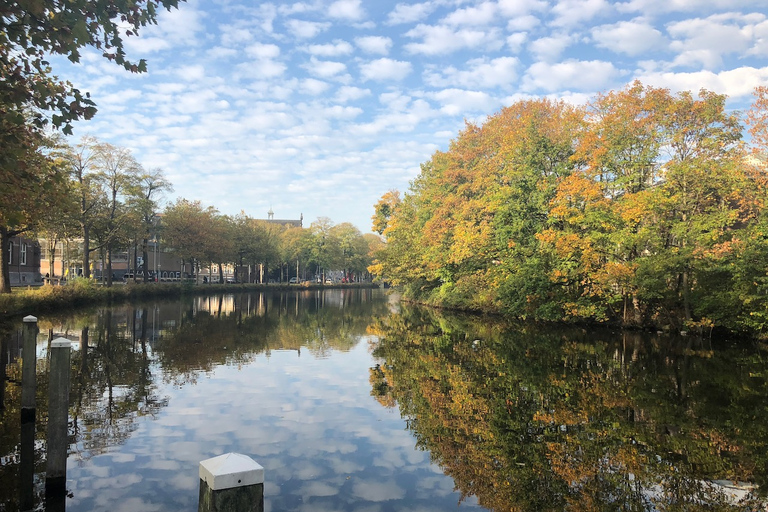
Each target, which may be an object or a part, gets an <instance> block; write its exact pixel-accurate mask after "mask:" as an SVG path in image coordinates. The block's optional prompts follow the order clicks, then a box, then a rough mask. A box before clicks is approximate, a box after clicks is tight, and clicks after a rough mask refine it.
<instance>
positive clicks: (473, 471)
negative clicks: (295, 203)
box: [0, 290, 768, 512]
mask: <svg viewBox="0 0 768 512" xmlns="http://www.w3.org/2000/svg"><path fill="white" fill-rule="evenodd" d="M31 313H33V312H31ZM38 325H39V328H40V332H39V334H38V336H37V353H36V356H37V360H38V363H37V392H36V395H37V409H36V430H35V432H36V433H35V443H34V449H33V451H32V458H33V461H32V466H33V467H34V472H33V473H34V476H33V478H31V479H29V481H26V479H25V478H22V477H21V476H20V475H21V474H22V473H23V472H22V471H21V470H20V468H21V466H22V460H21V452H22V451H21V449H20V443H21V441H20V440H21V428H20V417H21V413H20V408H21V373H22V372H21V366H22V365H21V360H22V358H21V356H22V355H23V354H22V353H21V337H22V336H21V330H22V324H21V321H20V320H19V322H18V323H17V324H10V325H6V326H3V330H2V331H0V334H1V335H2V365H0V370H2V373H3V374H4V375H5V377H6V384H5V386H4V390H3V392H2V395H0V396H2V404H3V406H4V408H3V410H2V411H1V412H0V414H2V415H1V416H0V511H3V512H4V511H15V510H19V506H20V505H19V503H20V499H21V498H20V496H22V495H26V496H30V495H31V496H32V499H33V502H34V505H35V507H36V508H37V509H39V510H43V509H45V508H46V501H45V497H44V495H45V471H46V435H45V434H46V433H45V429H46V422H47V405H48V404H47V400H48V399H47V397H48V354H49V351H50V349H49V346H50V341H51V340H52V339H57V338H60V337H65V338H67V339H69V340H71V341H72V344H73V350H72V357H71V370H70V376H71V392H70V404H69V424H68V433H69V439H68V441H69V445H68V460H67V476H66V487H67V497H66V499H65V501H64V507H65V508H66V510H68V511H70V512H71V511H95V510H109V511H110V512H120V511H155V510H157V511H192V510H197V499H198V486H199V480H198V463H199V462H200V461H202V460H204V459H208V458H211V457H214V456H217V455H220V454H223V453H228V452H238V453H243V454H246V455H248V456H250V457H252V458H253V459H254V460H256V461H257V462H258V463H259V464H261V465H262V466H264V468H265V486H264V496H265V502H264V505H265V510H267V511H273V512H277V511H331V510H334V511H366V512H369V511H370V512H386V511H405V510H407V511H443V510H454V509H456V508H457V507H458V509H459V510H470V511H471V510H493V511H502V510H504V511H506V510H523V511H545V510H595V511H602V510H606V511H607V510H755V509H758V508H759V509H762V508H764V501H763V500H762V497H761V496H762V495H763V494H764V491H765V490H766V489H768V482H767V481H766V479H768V467H767V465H768V446H766V442H767V441H768V407H767V406H766V404H768V385H767V381H766V377H767V376H768V373H767V371H768V370H767V369H766V368H768V350H767V348H766V346H765V345H764V344H762V343H758V342H749V341H740V342H735V341H729V340H722V339H717V340H715V339H701V338H697V337H680V338H674V337H669V336H665V335H660V334H659V335H647V334H639V333H622V332H613V331H610V330H583V329H571V328H557V329H554V328H542V327H533V326H527V325H526V326H524V325H511V324H506V323H503V322H500V321H497V320H494V319H489V318H481V317H473V316H466V315H456V314H449V313H446V312H439V311H435V310H428V309H423V308H418V307H413V306H408V305H405V304H400V303H399V302H398V301H397V299H396V297H394V296H389V295H386V294H385V293H384V292H383V291H380V290H327V291H300V292H298V291H297V292H275V293H253V294H229V295H222V296H211V297H190V298H185V299H183V300H181V301H176V302H148V303H142V304H136V305H121V306H116V307H100V308H94V309H88V310H82V311H78V312H76V313H72V314H68V315H65V316H43V315H40V316H39V317H38ZM25 493H26V494H25ZM48 505H49V509H50V508H51V507H50V504H48Z"/></svg>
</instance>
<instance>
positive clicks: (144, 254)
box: [141, 238, 149, 283]
mask: <svg viewBox="0 0 768 512" xmlns="http://www.w3.org/2000/svg"><path fill="white" fill-rule="evenodd" d="M148 245H149V239H148V238H145V239H144V240H142V242H141V257H142V258H143V260H144V263H142V264H141V268H142V270H143V271H144V282H145V283H148V282H149V272H148V270H149V269H148V268H147V264H148V263H149V248H148Z"/></svg>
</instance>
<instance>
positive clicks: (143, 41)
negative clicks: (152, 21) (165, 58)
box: [125, 37, 171, 55]
mask: <svg viewBox="0 0 768 512" xmlns="http://www.w3.org/2000/svg"><path fill="white" fill-rule="evenodd" d="M125 46H126V48H127V50H128V54H129V55H130V54H132V53H136V54H139V55H145V54H147V53H154V52H159V51H161V50H167V49H168V48H170V47H171V43H170V42H169V41H168V40H166V39H163V38H160V37H139V38H136V37H129V38H126V40H125Z"/></svg>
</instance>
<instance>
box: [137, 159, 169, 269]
mask: <svg viewBox="0 0 768 512" xmlns="http://www.w3.org/2000/svg"><path fill="white" fill-rule="evenodd" d="M171 191H173V185H172V184H171V182H170V181H168V179H167V178H166V177H165V173H164V172H163V170H162V169H160V168H159V167H158V168H155V169H152V170H149V171H146V172H143V173H142V174H141V175H140V176H139V177H138V180H136V182H135V183H133V184H132V186H131V188H130V189H129V191H128V193H129V197H128V203H129V204H130V206H131V207H132V208H133V209H134V210H135V212H136V213H137V215H138V216H139V219H140V222H139V229H138V230H137V233H136V238H137V239H138V240H141V253H142V261H143V262H144V265H145V266H146V262H147V261H149V239H150V237H151V236H152V235H153V232H154V231H155V227H156V223H157V216H158V213H159V211H158V210H159V208H158V207H159V201H160V198H161V197H162V195H163V194H164V193H165V192H171ZM134 254H135V253H134ZM133 266H134V268H136V267H137V262H136V261H134V262H133ZM134 275H135V274H134ZM148 280H149V272H144V282H145V283H146V282H147V281H148Z"/></svg>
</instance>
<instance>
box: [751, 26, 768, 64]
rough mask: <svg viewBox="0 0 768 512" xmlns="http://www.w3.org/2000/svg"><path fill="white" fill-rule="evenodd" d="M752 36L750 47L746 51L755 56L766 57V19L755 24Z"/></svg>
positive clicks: (767, 35) (767, 52)
mask: <svg viewBox="0 0 768 512" xmlns="http://www.w3.org/2000/svg"><path fill="white" fill-rule="evenodd" d="M753 37H754V39H753V41H754V42H753V45H752V48H750V49H749V51H748V52H747V53H748V54H749V55H754V56H756V57H768V21H763V22H762V23H758V24H756V25H755V27H754V36H753Z"/></svg>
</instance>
